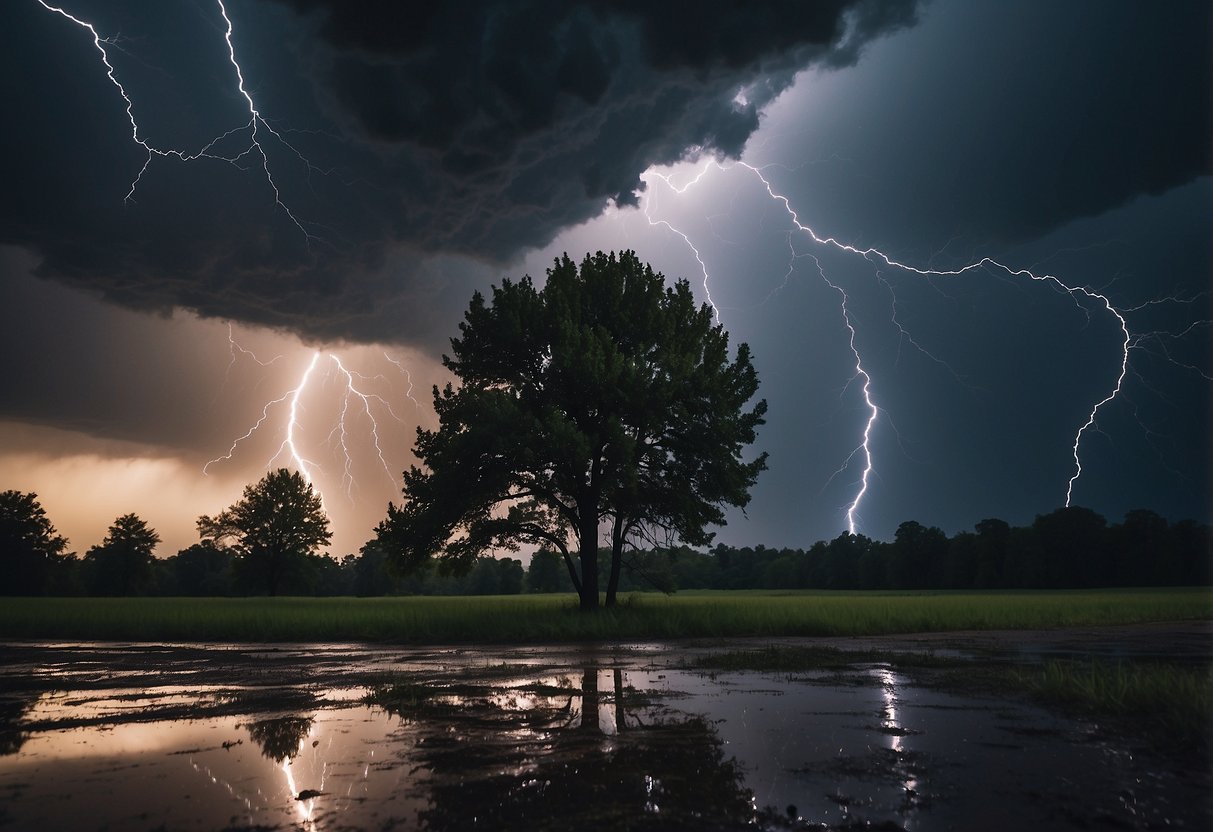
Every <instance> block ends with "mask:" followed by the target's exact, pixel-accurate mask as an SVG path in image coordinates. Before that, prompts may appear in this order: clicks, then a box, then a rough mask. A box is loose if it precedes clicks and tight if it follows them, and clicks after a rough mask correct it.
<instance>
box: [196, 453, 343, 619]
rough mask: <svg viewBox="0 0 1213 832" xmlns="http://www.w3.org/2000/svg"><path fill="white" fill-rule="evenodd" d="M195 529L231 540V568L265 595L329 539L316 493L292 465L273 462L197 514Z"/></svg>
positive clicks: (204, 536)
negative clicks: (235, 495) (235, 494)
mask: <svg viewBox="0 0 1213 832" xmlns="http://www.w3.org/2000/svg"><path fill="white" fill-rule="evenodd" d="M198 534H199V535H200V536H201V538H202V539H203V540H204V541H211V542H213V543H215V544H216V545H219V544H222V543H224V542H225V541H232V542H233V543H234V544H235V551H236V554H237V555H238V557H239V560H238V563H237V570H238V571H241V570H243V572H244V575H245V579H246V580H249V581H251V582H252V583H254V584H256V585H258V586H259V587H260V588H261V590H262V591H264V592H266V594H268V595H276V594H278V591H279V590H280V589H281V587H282V585H283V583H284V581H285V580H286V578H287V577H288V575H289V574H290V573H291V572H293V571H297V570H299V569H300V568H302V567H303V566H304V564H305V562H306V561H305V559H306V558H307V557H308V556H309V555H313V554H315V553H316V551H317V550H319V549H320V547H321V546H323V545H324V544H326V543H328V542H329V540H330V539H332V532H330V531H329V521H328V517H326V516H325V514H324V507H323V506H322V504H321V502H320V495H319V494H317V493H316V492H315V491H314V490H313V489H312V485H311V483H309V482H307V481H306V480H305V479H304V478H303V476H302V475H301V474H299V472H297V471H288V470H287V469H286V468H279V469H278V470H277V471H271V472H270V473H268V474H266V475H265V476H264V477H263V478H262V479H261V480H260V481H259V482H257V483H256V484H254V485H249V486H246V487H245V489H244V496H243V498H242V499H241V500H240V501H239V502H237V503H235V504H234V505H232V506H230V507H229V508H227V509H226V510H224V511H222V512H220V513H219V514H217V515H215V516H214V517H207V516H205V515H203V516H202V517H199V518H198Z"/></svg>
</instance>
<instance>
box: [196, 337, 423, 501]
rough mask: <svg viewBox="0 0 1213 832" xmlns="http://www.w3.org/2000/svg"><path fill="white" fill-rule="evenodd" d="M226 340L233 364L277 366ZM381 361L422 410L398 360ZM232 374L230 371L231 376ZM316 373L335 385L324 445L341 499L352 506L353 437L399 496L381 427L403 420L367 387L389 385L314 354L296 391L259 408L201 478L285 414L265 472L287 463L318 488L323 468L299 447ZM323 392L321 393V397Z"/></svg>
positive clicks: (381, 377)
mask: <svg viewBox="0 0 1213 832" xmlns="http://www.w3.org/2000/svg"><path fill="white" fill-rule="evenodd" d="M228 340H229V344H230V349H231V350H232V353H233V356H234V358H233V360H235V356H247V357H248V358H250V359H251V360H252V361H254V362H255V363H257V364H258V365H259V366H261V367H268V366H270V365H271V364H273V363H274V361H276V360H277V358H275V359H274V361H261V360H260V359H258V358H257V356H256V355H255V354H253V352H252V351H250V350H248V349H245V348H244V347H243V346H241V345H240V344H239V343H238V342H237V341H236V340H235V338H234V336H233V335H232V334H231V332H230V330H229V334H228ZM279 357H281V356H279ZM383 357H384V359H385V360H387V361H388V362H390V363H391V364H392V365H393V366H395V367H396V368H397V369H399V370H400V371H401V372H402V373H403V374H405V375H406V377H408V378H409V388H408V391H407V392H406V393H405V394H404V397H405V398H407V399H408V400H409V401H411V402H412V403H413V404H414V405H415V406H417V407H418V408H420V406H421V405H420V402H418V401H417V399H416V398H414V397H413V395H412V389H413V387H412V380H411V375H410V374H409V372H408V370H407V369H406V368H405V367H404V365H403V364H402V363H401V362H400V361H399V360H398V359H395V358H392V357H391V356H390V355H388V354H387V353H384V354H383ZM230 369H231V368H230V366H229V372H230ZM318 373H319V374H322V375H326V377H327V379H329V380H335V381H336V383H337V388H338V393H337V396H338V398H339V403H340V404H339V410H338V413H337V415H336V416H335V418H334V420H333V422H332V426H331V428H330V429H329V431H328V435H327V442H328V444H330V445H333V446H335V448H336V451H337V454H338V457H339V459H340V462H341V467H342V474H341V486H342V490H343V491H344V493H345V495H346V496H347V497H348V498H349V499H350V500H353V498H354V492H355V489H356V487H357V482H356V480H355V476H354V470H355V453H354V450H353V449H352V447H351V441H352V440H351V437H352V436H353V435H355V433H356V432H357V433H360V434H361V435H365V436H368V437H369V439H370V446H371V448H372V449H373V451H374V454H375V459H376V461H377V463H378V466H379V467H380V468H381V469H382V471H383V473H384V475H385V476H386V477H387V479H388V480H389V481H390V482H391V483H392V485H393V487H394V488H395V489H397V490H398V489H399V488H400V483H399V482H398V481H397V479H396V477H395V475H394V474H393V473H392V465H391V464H390V463H389V462H388V451H387V450H386V448H385V447H384V444H383V441H382V438H381V432H380V427H381V421H382V419H383V418H384V417H389V418H391V419H392V420H394V421H396V422H399V423H403V422H404V419H402V418H401V416H400V415H399V414H398V413H397V411H396V410H395V408H394V407H393V405H392V403H391V402H390V401H389V400H388V399H387V398H386V397H385V396H384V395H381V394H380V393H377V392H374V390H373V388H372V387H371V386H370V385H372V384H373V383H375V382H383V383H388V384H390V383H391V382H390V381H389V380H388V379H387V377H386V376H384V375H383V374H382V373H380V374H377V375H374V376H367V375H364V374H362V373H359V372H357V371H355V370H353V369H350V367H348V366H347V364H346V362H345V361H343V360H342V359H341V358H340V357H339V356H338V355H336V354H335V353H331V352H323V351H320V350H316V351H313V352H312V354H311V358H310V359H309V361H308V364H307V366H306V367H305V368H304V370H303V372H302V373H301V374H300V375H299V377H298V380H297V382H296V383H295V385H294V386H293V387H292V388H290V389H289V390H287V391H286V392H285V393H283V394H282V395H281V396H278V397H277V398H274V399H270V400H269V401H267V402H266V403H265V404H264V405H263V406H262V408H261V414H260V416H259V417H258V418H257V420H256V421H255V422H254V423H253V425H252V426H251V427H250V428H249V429H248V430H247V431H245V432H244V433H243V434H242V435H241V436H239V437H237V438H236V439H235V440H234V441H233V442H232V444H231V446H230V447H229V448H228V449H227V452H226V453H225V454H223V455H222V456H218V457H216V458H214V459H212V460H210V461H209V462H207V463H206V465H204V466H203V468H202V471H203V473H204V474H208V473H210V470H211V468H212V466H215V465H218V464H220V463H223V462H230V461H231V460H232V459H233V458H234V457H235V455H236V453H237V451H238V450H239V449H240V447H241V446H242V445H244V444H246V443H247V442H249V441H251V440H252V439H253V437H254V436H255V435H257V434H258V433H260V432H262V431H264V430H269V427H268V425H267V423H269V422H270V421H271V419H272V418H273V414H274V412H276V411H285V412H284V414H283V417H282V425H283V426H282V428H281V430H282V436H283V438H282V441H281V442H280V443H279V445H278V446H277V448H276V449H275V450H274V453H273V455H272V456H270V458H269V459H268V460H267V461H266V467H267V468H272V467H274V466H275V465H278V464H281V463H282V462H286V463H287V464H289V465H291V466H293V467H294V468H295V469H296V470H298V471H299V472H300V473H301V474H302V475H303V477H304V479H306V480H307V482H308V483H310V484H312V485H316V482H315V479H316V477H317V476H318V475H319V474H320V473H321V466H320V465H319V463H317V462H316V461H315V460H314V459H312V458H310V457H309V456H306V455H305V454H304V452H303V450H302V447H301V446H302V445H303V444H304V437H305V428H304V422H305V419H306V416H307V413H306V408H305V407H304V404H303V400H304V397H305V396H308V395H313V394H310V393H309V390H311V389H313V388H315V387H316V378H315V377H316V376H317V374H318ZM322 392H323V391H320V393H322ZM355 419H359V420H361V421H362V423H364V424H365V425H366V428H365V431H364V432H362V431H356V430H355V427H354V421H355Z"/></svg>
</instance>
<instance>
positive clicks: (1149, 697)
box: [1014, 661, 1213, 743]
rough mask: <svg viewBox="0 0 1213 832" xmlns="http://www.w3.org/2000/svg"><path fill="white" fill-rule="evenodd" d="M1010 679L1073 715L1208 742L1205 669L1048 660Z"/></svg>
mask: <svg viewBox="0 0 1213 832" xmlns="http://www.w3.org/2000/svg"><path fill="white" fill-rule="evenodd" d="M1014 680H1015V681H1016V682H1017V683H1018V685H1019V686H1020V687H1021V688H1023V689H1025V690H1027V691H1028V692H1029V693H1030V694H1032V695H1033V696H1034V697H1035V698H1037V699H1040V700H1042V701H1045V702H1049V703H1052V704H1057V705H1061V706H1063V707H1066V708H1068V709H1070V710H1072V711H1077V712H1080V713H1086V714H1092V715H1096V716H1110V717H1115V718H1119V719H1122V720H1125V721H1128V722H1133V723H1136V724H1138V725H1140V726H1141V727H1157V728H1161V729H1163V730H1164V731H1165V732H1167V734H1168V736H1170V737H1172V738H1173V740H1175V741H1180V740H1186V741H1189V742H1195V743H1207V742H1208V741H1209V731H1210V719H1211V715H1213V667H1210V666H1209V665H1199V666H1185V665H1177V664H1170V663H1156V662H1134V663H1126V662H1104V661H1051V662H1047V663H1046V664H1045V665H1044V666H1043V667H1040V668H1033V669H1030V670H1017V671H1015V673H1014Z"/></svg>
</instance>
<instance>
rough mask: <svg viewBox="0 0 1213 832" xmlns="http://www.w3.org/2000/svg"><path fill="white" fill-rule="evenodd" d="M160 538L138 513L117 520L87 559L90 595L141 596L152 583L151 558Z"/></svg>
mask: <svg viewBox="0 0 1213 832" xmlns="http://www.w3.org/2000/svg"><path fill="white" fill-rule="evenodd" d="M159 543H160V535H159V534H157V533H156V530H155V529H153V528H151V527H150V526H148V525H147V523H145V522H144V521H143V520H142V519H141V518H140V517H139V516H138V515H137V514H124V515H122V516H121V517H119V518H118V519H117V520H115V521H114V523H113V525H111V526H110V527H109V531H108V532H107V533H106V535H105V539H104V540H102V541H101V543H100V545H97V546H93V547H92V548H91V549H89V550H88V553H87V554H86V555H85V556H84V572H85V576H86V578H85V580H86V583H87V586H88V590H89V594H91V595H142V594H144V593H145V592H146V591H147V590H148V589H149V587H150V585H151V581H152V558H153V556H154V553H155V550H156V546H157V545H159Z"/></svg>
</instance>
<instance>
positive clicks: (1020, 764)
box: [0, 622, 1213, 830]
mask: <svg viewBox="0 0 1213 832" xmlns="http://www.w3.org/2000/svg"><path fill="white" fill-rule="evenodd" d="M771 643H772V642H770V641H762V642H757V641H747V640H731V641H728V642H718V643H710V644H709V643H703V642H692V643H654V644H621V645H584V646H568V645H564V646H557V647H552V646H547V647H484V648H469V647H451V648H442V649H438V648H431V649H418V648H398V647H387V646H367V645H331V644H326V645H275V646H250V645H197V644H184V645H133V644H114V643H104V644H101V643H91V644H53V643H28V642H26V643H14V644H8V645H0V828H5V829H21V830H24V829H37V830H56V829H107V830H128V829H129V830H157V829H165V830H189V829H204V830H214V829H245V830H251V829H256V830H268V829H306V830H345V829H358V830H361V829H368V830H378V829H399V830H407V829H436V830H438V829H441V830H447V829H451V830H455V829H457V830H463V829H477V828H483V829H492V830H499V829H526V830H547V829H551V830H565V829H696V830H698V829H707V830H714V829H734V828H737V829H740V828H742V827H745V828H748V829H760V830H761V829H776V830H778V829H853V828H854V829H857V828H868V829H885V830H894V829H906V830H934V829H960V830H963V829H983V830H1002V829H1005V830H1021V829H1041V830H1049V829H1059V830H1069V829H1164V828H1165V829H1197V830H1205V829H1213V803H1211V800H1213V798H1211V795H1213V788H1211V786H1213V771H1211V770H1210V763H1209V759H1208V750H1207V749H1208V747H1209V743H1208V742H1198V743H1196V744H1195V745H1194V744H1193V743H1191V742H1179V741H1176V742H1174V743H1172V742H1170V741H1169V738H1167V737H1158V736H1153V735H1150V734H1149V732H1146V731H1143V730H1135V728H1134V726H1132V725H1126V724H1123V723H1112V722H1109V723H1104V722H1101V721H1097V720H1092V719H1083V718H1075V717H1073V716H1072V715H1067V714H1065V713H1062V712H1059V711H1057V710H1050V709H1046V708H1043V707H1041V706H1039V705H1036V704H1033V703H1032V702H1031V701H1030V700H1029V699H1028V698H1027V697H1026V696H1024V695H1023V694H1021V693H1016V692H1014V691H1010V690H998V689H992V688H991V687H990V686H989V685H982V684H976V683H975V684H967V683H966V682H965V679H966V677H967V676H971V677H972V678H973V679H980V678H981V677H982V671H983V669H988V668H990V667H994V666H1003V665H1005V664H1006V663H1018V664H1022V665H1031V664H1033V663H1035V662H1039V661H1041V660H1042V659H1044V658H1054V657H1069V656H1083V657H1085V656H1101V657H1107V658H1114V659H1119V660H1124V661H1137V660H1145V659H1158V658H1166V659H1169V660H1172V661H1184V662H1186V661H1191V662H1208V661H1210V659H1211V658H1213V655H1211V653H1213V631H1211V629H1210V624H1209V623H1207V622H1206V623H1189V624H1172V625H1151V626H1142V627H1111V628H1091V629H1086V630H1065V631H1049V632H1028V633H1025V632H1014V633H970V634H955V633H953V634H942V635H920V636H902V637H888V638H878V639H877V638H872V639H834V640H830V639H795V640H792V639H788V640H779V642H778V643H780V644H789V645H800V646H804V645H808V646H814V647H821V646H824V647H832V648H837V649H842V650H846V651H848V653H850V652H851V651H853V655H849V657H848V658H847V660H846V661H845V662H843V663H842V664H838V663H833V664H832V666H830V667H829V668H823V669H818V670H807V671H806V670H801V671H797V672H791V673H789V672H779V673H775V672H753V671H721V670H718V669H711V667H710V665H711V663H710V662H708V663H707V664H706V665H705V664H703V659H704V657H706V656H710V655H718V654H720V653H722V652H725V651H729V650H753V649H755V648H759V647H764V646H767V645H769V644H771ZM876 650H878V651H881V652H879V653H872V652H870V651H876ZM898 654H901V655H902V656H903V657H909V656H918V657H921V656H923V655H929V656H931V657H935V658H938V659H939V660H940V661H938V662H924V661H915V660H910V659H908V658H906V660H904V661H903V660H901V659H899V657H898ZM877 657H879V659H877ZM967 670H971V671H972V673H971V674H968V673H967V672H966V671H967ZM1192 731H1193V732H1208V731H1209V725H1208V724H1205V725H1197V726H1192ZM1175 739H1176V740H1178V739H1182V738H1175ZM1194 748H1195V750H1193V749H1194Z"/></svg>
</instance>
